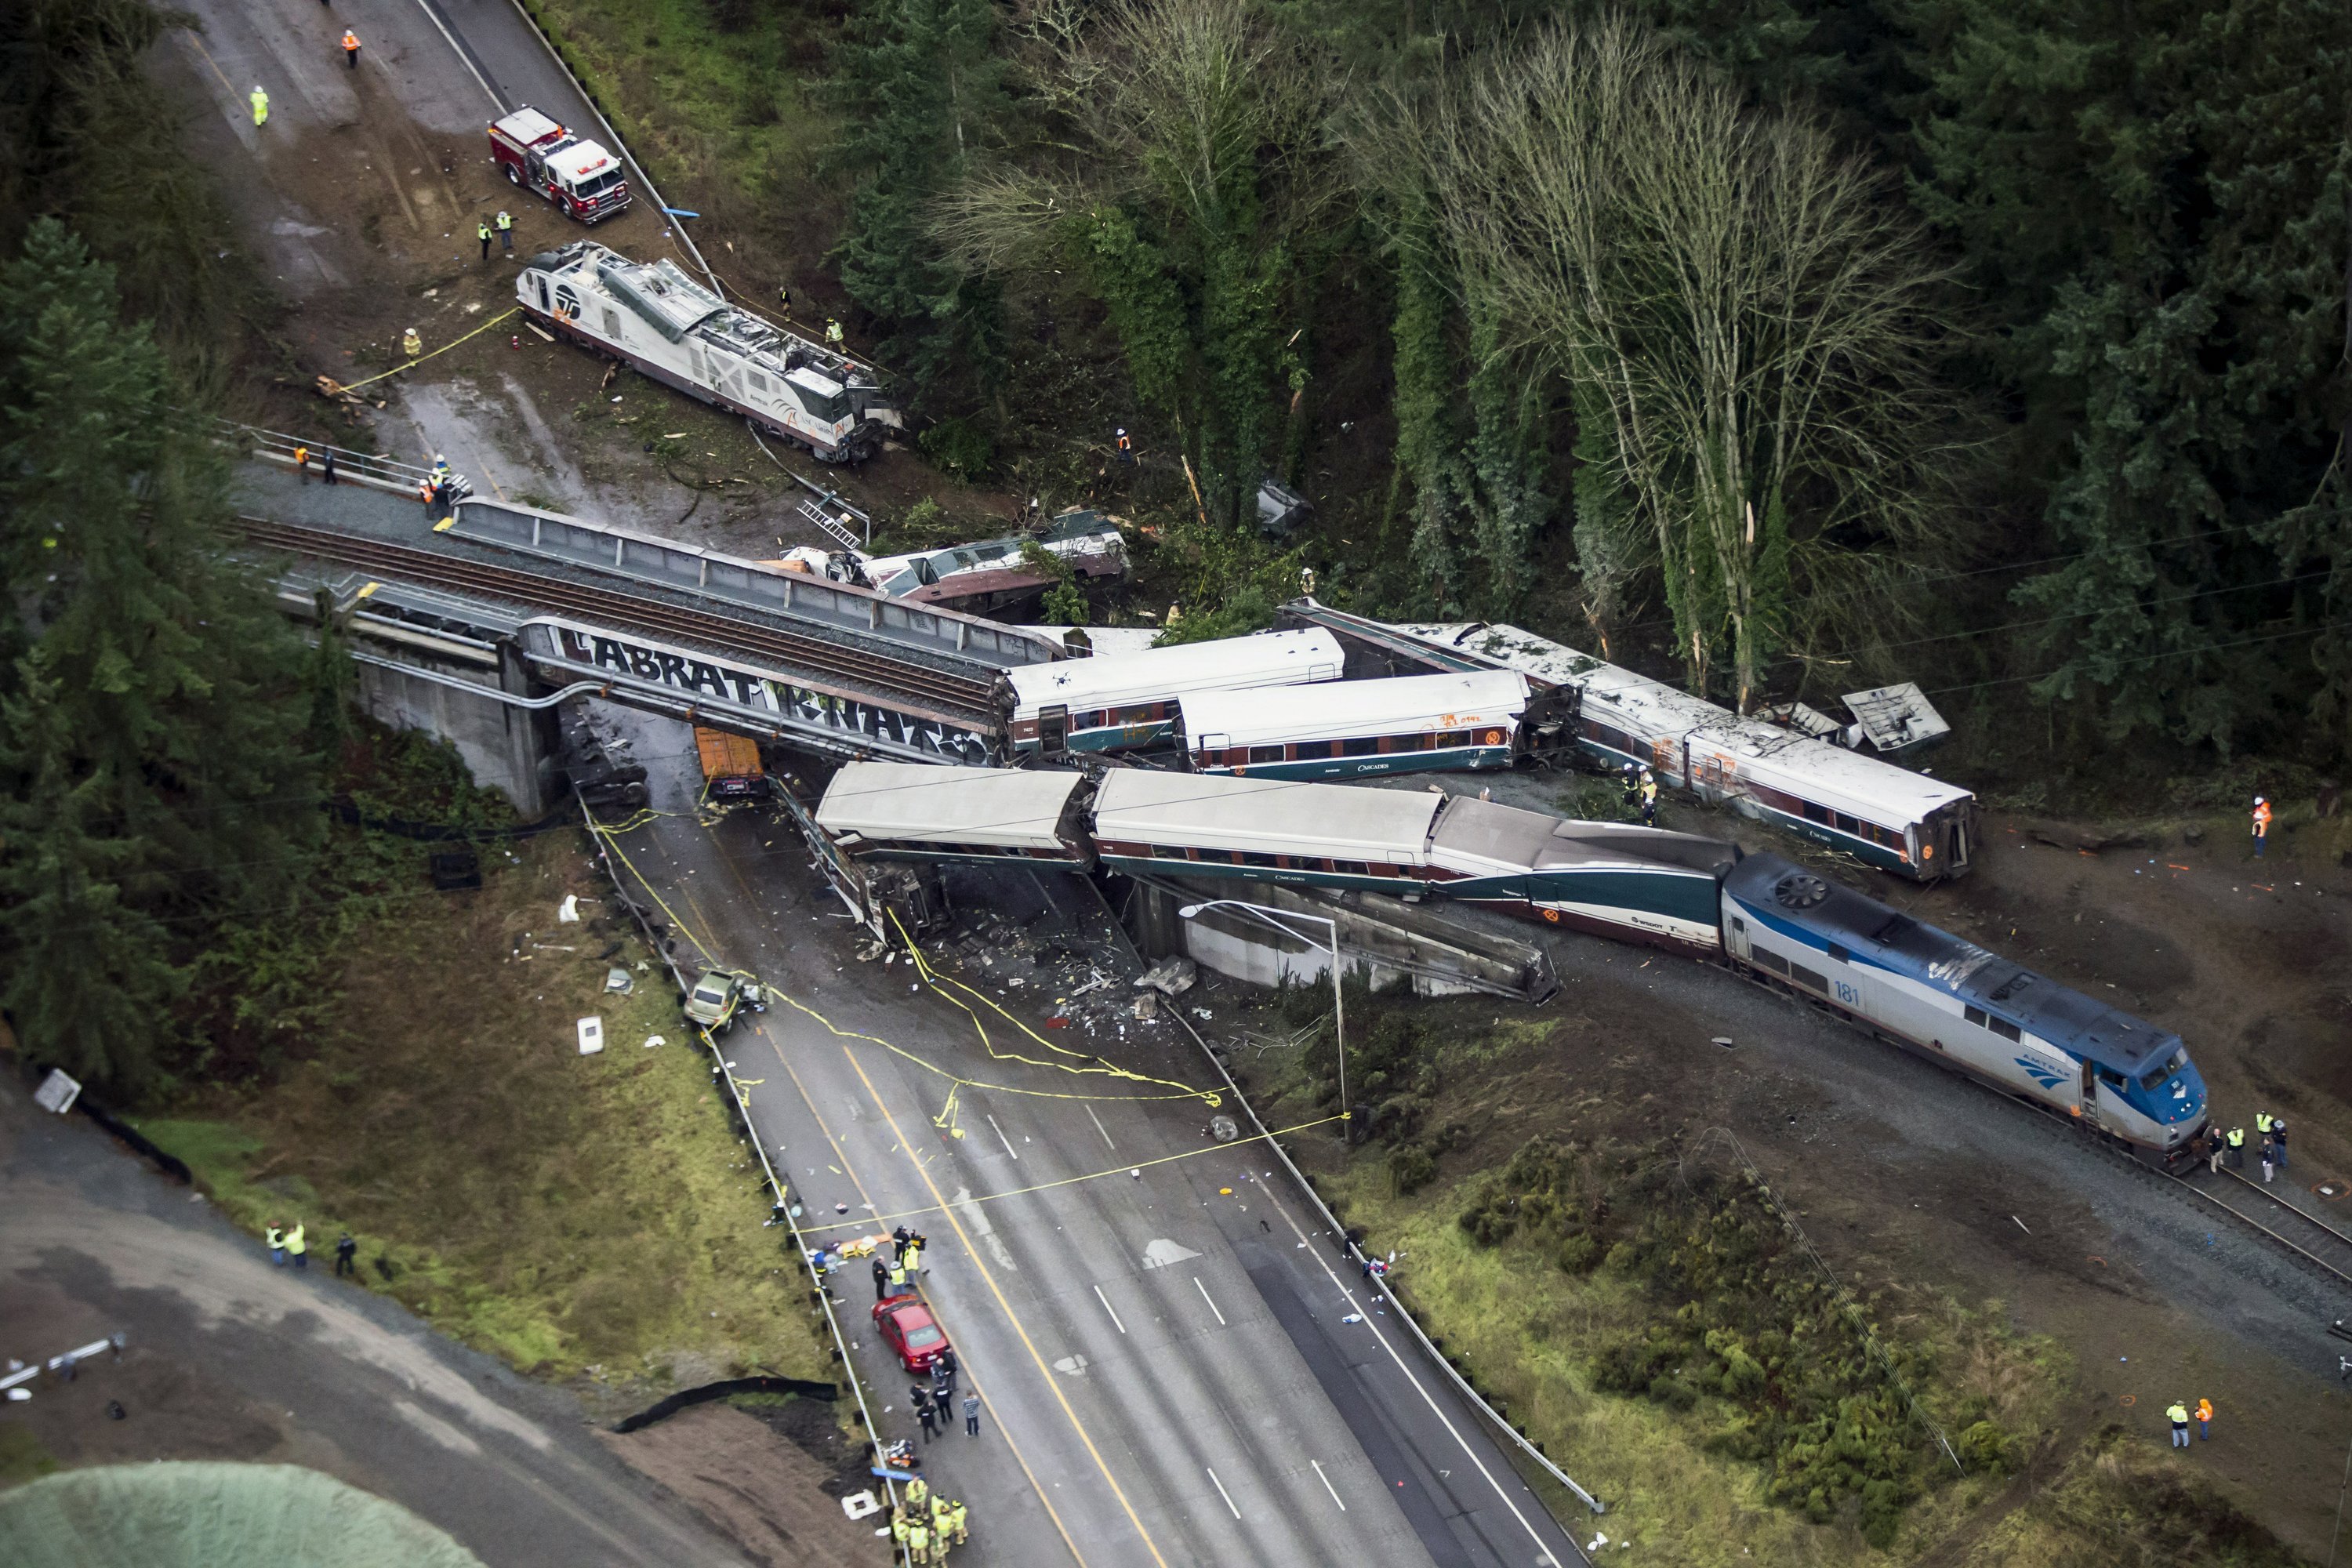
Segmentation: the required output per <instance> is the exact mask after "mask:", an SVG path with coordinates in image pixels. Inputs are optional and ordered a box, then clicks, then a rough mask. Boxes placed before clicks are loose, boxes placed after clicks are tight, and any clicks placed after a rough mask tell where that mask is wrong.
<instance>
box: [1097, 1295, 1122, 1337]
mask: <svg viewBox="0 0 2352 1568" xmlns="http://www.w3.org/2000/svg"><path fill="white" fill-rule="evenodd" d="M1095 1300H1097V1301H1100V1302H1101V1303H1102V1304H1103V1310H1104V1311H1106V1312H1108V1313H1109V1314H1110V1326H1111V1327H1112V1328H1114V1329H1117V1330H1118V1331H1119V1332H1120V1333H1122V1334H1123V1333H1125V1332H1127V1325H1126V1324H1125V1323H1122V1322H1120V1321H1118V1309H1116V1308H1114V1307H1113V1306H1112V1305H1111V1304H1110V1298H1109V1297H1108V1296H1106V1295H1104V1294H1103V1293H1102V1287H1101V1286H1099V1285H1097V1286H1096V1287H1095Z"/></svg>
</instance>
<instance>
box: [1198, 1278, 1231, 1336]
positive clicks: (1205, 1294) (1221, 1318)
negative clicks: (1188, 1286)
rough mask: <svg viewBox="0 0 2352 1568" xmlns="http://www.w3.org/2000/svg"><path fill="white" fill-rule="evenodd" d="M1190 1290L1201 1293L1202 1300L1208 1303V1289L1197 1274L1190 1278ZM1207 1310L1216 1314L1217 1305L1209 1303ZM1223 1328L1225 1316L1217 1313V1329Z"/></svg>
mask: <svg viewBox="0 0 2352 1568" xmlns="http://www.w3.org/2000/svg"><path fill="white" fill-rule="evenodd" d="M1192 1288H1193V1289H1196V1290H1198V1291H1200V1292H1201V1300H1203V1301H1209V1288H1208V1287H1207V1286H1206V1285H1203V1284H1202V1283H1201V1277H1200V1276H1199V1275H1198V1274H1195V1275H1193V1276H1192ZM1209 1310H1211V1311H1212V1312H1217V1304H1216V1303H1215V1302H1214V1301H1209ZM1225 1326H1226V1324H1225V1315H1224V1314H1223V1312H1217V1327H1219V1328H1221V1329H1222V1328H1223V1327H1225Z"/></svg>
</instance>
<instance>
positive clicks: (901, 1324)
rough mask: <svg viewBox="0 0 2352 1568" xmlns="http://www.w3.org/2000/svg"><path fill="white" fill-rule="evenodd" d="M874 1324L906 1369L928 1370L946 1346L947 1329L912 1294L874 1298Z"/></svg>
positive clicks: (899, 1362)
mask: <svg viewBox="0 0 2352 1568" xmlns="http://www.w3.org/2000/svg"><path fill="white" fill-rule="evenodd" d="M874 1326H875V1328H876V1329H877V1330H879V1331H880V1332H881V1335H882V1337H883V1339H884V1340H886V1341H887V1342H889V1346H890V1348H891V1349H892V1350H894V1351H897V1352H898V1364H899V1365H901V1366H903V1367H905V1368H906V1369H907V1370H908V1372H929V1371H930V1370H931V1363H933V1362H935V1361H937V1360H939V1359H940V1356H941V1355H942V1354H944V1353H945V1352H946V1351H947V1348H948V1336H947V1331H945V1330H943V1329H941V1328H940V1325H939V1321H938V1320H937V1319H935V1318H933V1317H932V1316H931V1310H930V1309H929V1307H926V1306H924V1305H923V1304H922V1303H921V1302H920V1301H919V1300H915V1298H914V1297H912V1296H901V1297H899V1298H898V1300H894V1301H877V1302H876V1303H875V1306H874Z"/></svg>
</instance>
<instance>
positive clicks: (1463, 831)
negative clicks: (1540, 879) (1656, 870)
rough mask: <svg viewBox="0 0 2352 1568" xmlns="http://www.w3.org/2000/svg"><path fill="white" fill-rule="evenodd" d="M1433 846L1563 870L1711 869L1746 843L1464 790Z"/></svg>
mask: <svg viewBox="0 0 2352 1568" xmlns="http://www.w3.org/2000/svg"><path fill="white" fill-rule="evenodd" d="M1430 848H1431V852H1432V854H1433V857H1434V858H1436V859H1437V861H1438V863H1439V864H1441V865H1445V866H1449V867H1450V866H1453V865H1454V858H1468V859H1475V860H1479V861H1484V862H1486V863H1487V864H1488V866H1490V867H1502V868H1526V869H1530V870H1537V871H1544V870H1564V869H1567V868H1583V867H1591V866H1640V867H1643V868H1648V867H1654V866H1658V865H1668V866H1675V867H1678V868H1683V869H1685V870H1691V871H1699V872H1704V873H1706V874H1707V875H1709V876H1712V875H1714V874H1715V872H1716V871H1717V868H1728V867H1729V866H1730V865H1731V864H1732V863H1733V862H1734V861H1736V860H1738V858H1739V851H1738V849H1737V848H1735V847H1733V846H1731V845H1729V844H1727V843H1724V842H1723V841H1722V840H1720V839H1716V838H1702V837H1699V836H1698V835H1696V834H1695V833H1668V832H1666V831H1664V829H1662V828H1656V827H1642V826H1636V825H1634V824H1632V823H1617V822H1578V821H1574V820H1570V819H1569V818H1565V817H1559V816H1549V815H1547V814H1546V813H1543V812H1540V811H1527V810H1523V809H1521V808H1520V807H1518V806H1515V805H1496V804H1495V803H1493V802H1492V801H1485V800H1474V799H1472V798H1471V797H1469V796H1468V795H1457V796H1455V797H1454V802H1453V804H1452V805H1448V806H1447V807H1446V808H1445V815H1444V816H1442V817H1441V818H1439V819H1438V824H1437V832H1436V834H1435V835H1434V836H1433V837H1432V839H1431V840H1430Z"/></svg>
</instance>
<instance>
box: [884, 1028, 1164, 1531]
mask: <svg viewBox="0 0 2352 1568" xmlns="http://www.w3.org/2000/svg"><path fill="white" fill-rule="evenodd" d="M841 1054H842V1055H843V1056H844V1057H845V1058H848V1060H849V1067H850V1070H851V1071H852V1072H855V1073H856V1075H857V1081H858V1082H860V1083H862V1084H864V1085H865V1086H866V1094H867V1095H868V1096H870V1097H871V1098H872V1100H873V1101H874V1108H875V1109H876V1110H879V1111H880V1112H881V1113H882V1121H883V1123H884V1124H885V1125H886V1126H887V1127H888V1128H889V1129H890V1136H891V1137H893V1138H895V1139H897V1140H898V1142H901V1143H904V1142H906V1141H907V1140H906V1137H905V1135H904V1134H902V1133H901V1132H900V1131H898V1119H897V1118H896V1117H894V1116H892V1115H891V1114H890V1108H889V1107H888V1106H887V1105H886V1104H884V1103H883V1100H882V1096H881V1094H880V1093H879V1092H878V1091H877V1089H875V1087H874V1080H873V1079H870V1078H867V1077H866V1068H865V1064H863V1063H861V1062H860V1061H859V1060H858V1059H857V1054H856V1052H855V1051H852V1050H851V1049H850V1048H849V1047H848V1046H846V1045H844V1046H843V1047H841ZM908 1163H909V1164H911V1165H913V1166H914V1167H915V1173H916V1174H917V1175H919V1176H920V1177H922V1178H923V1185H925V1186H926V1187H929V1189H930V1192H931V1201H932V1202H934V1203H936V1204H938V1205H940V1213H941V1214H943V1215H945V1216H946V1218H947V1222H948V1224H949V1225H950V1226H952V1227H953V1228H954V1230H955V1233H956V1238H957V1239H958V1240H960V1241H961V1242H962V1243H963V1247H964V1252H965V1253H966V1255H968V1256H969V1257H970V1258H971V1265H972V1267H973V1268H976V1269H978V1270H979V1271H980V1278H981V1281H982V1283H983V1284H985V1285H986V1286H987V1287H988V1292H989V1294H990V1295H992V1296H994V1297H995V1298H996V1305H997V1307H998V1309H999V1310H1002V1311H1003V1313H1004V1321H1006V1322H1008V1323H1010V1324H1012V1325H1013V1332H1014V1333H1016V1334H1018V1335H1020V1336H1021V1346H1022V1348H1023V1349H1024V1350H1026V1351H1027V1352H1029V1359H1030V1360H1031V1361H1033V1362H1034V1363H1036V1364H1037V1374H1038V1375H1039V1376H1040V1377H1042V1378H1044V1379H1045V1386H1046V1387H1047V1388H1050V1389H1052V1390H1053V1391H1054V1400H1055V1403H1056V1404H1058V1405H1061V1407H1062V1414H1063V1415H1066V1416H1068V1417H1069V1421H1070V1429H1071V1430H1072V1431H1074V1432H1076V1434H1077V1435H1078V1441H1079V1442H1081V1443H1084V1444H1085V1445H1086V1446H1087V1454H1088V1455H1090V1456H1091V1457H1092V1458H1093V1459H1094V1462H1095V1468H1096V1469H1097V1470H1100V1471H1101V1472H1102V1479H1103V1480H1104V1481H1105V1482H1106V1483H1108V1485H1109V1487H1110V1492H1111V1496H1113V1497H1115V1498H1117V1499H1118V1506H1119V1507H1120V1508H1122V1509H1124V1510H1127V1521H1128V1522H1129V1524H1132V1525H1133V1526H1135V1533H1136V1534H1137V1535H1139V1536H1140V1537H1142V1538H1143V1549H1144V1550H1145V1551H1147V1552H1150V1553H1151V1560H1152V1561H1153V1562H1154V1563H1158V1564H1160V1568H1168V1559H1166V1558H1165V1557H1162V1556H1161V1555H1160V1547H1159V1545H1158V1544H1157V1543H1156V1542H1153V1540H1152V1539H1151V1532H1150V1531H1148V1530H1146V1529H1144V1528H1143V1521H1142V1519H1141V1518H1139V1516H1138V1515H1137V1513H1136V1511H1135V1505H1134V1504H1133V1503H1131V1502H1129V1501H1128V1500H1127V1492H1126V1489H1124V1488H1122V1487H1121V1486H1120V1485H1119V1484H1118V1477H1117V1476H1114V1475H1112V1474H1111V1473H1110V1465H1109V1463H1108V1461H1107V1460H1105V1459H1104V1458H1103V1457H1102V1450H1101V1449H1100V1448H1097V1447H1095V1440H1094V1438H1093V1437H1092V1436H1090V1435H1089V1434H1088V1433H1087V1427H1086V1423H1084V1422H1083V1421H1080V1420H1079V1419H1078V1413H1077V1412H1076V1410H1073V1409H1071V1408H1070V1401H1069V1396H1068V1395H1066V1394H1064V1393H1063V1392H1062V1385H1061V1384H1060V1383H1059V1382H1058V1381H1057V1380H1056V1379H1055V1376H1054V1369H1053V1368H1051V1367H1049V1366H1047V1365H1046V1364H1045V1356H1044V1355H1042V1354H1041V1353H1039V1352H1038V1350H1037V1344H1036V1342H1035V1341H1034V1340H1032V1339H1031V1338H1030V1337H1029V1331H1028V1330H1027V1329H1026V1328H1024V1327H1023V1326H1022V1322H1021V1318H1020V1315H1019V1314H1018V1313H1016V1312H1014V1311H1013V1303H1012V1302H1010V1301H1008V1300H1005V1299H1004V1291H1003V1288H1002V1287H1001V1286H999V1285H998V1284H997V1283H996V1276H995V1275H993V1274H992V1273H990V1272H989V1268H988V1264H987V1262H986V1261H985V1260H984V1259H983V1258H982V1257H981V1255H980V1248H979V1247H974V1246H973V1245H972V1242H971V1236H970V1235H968V1234H966V1232H965V1230H964V1228H963V1222H962V1221H961V1220H960V1219H958V1218H957V1217H956V1214H955V1211H954V1210H953V1209H951V1208H950V1207H948V1200H947V1194H944V1193H942V1192H940V1186H939V1184H938V1183H937V1182H934V1181H933V1180H931V1173H930V1172H929V1170H927V1169H926V1168H925V1167H924V1165H923V1163H922V1162H921V1161H920V1160H918V1159H916V1158H914V1157H913V1154H912V1152H909V1153H908Z"/></svg>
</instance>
